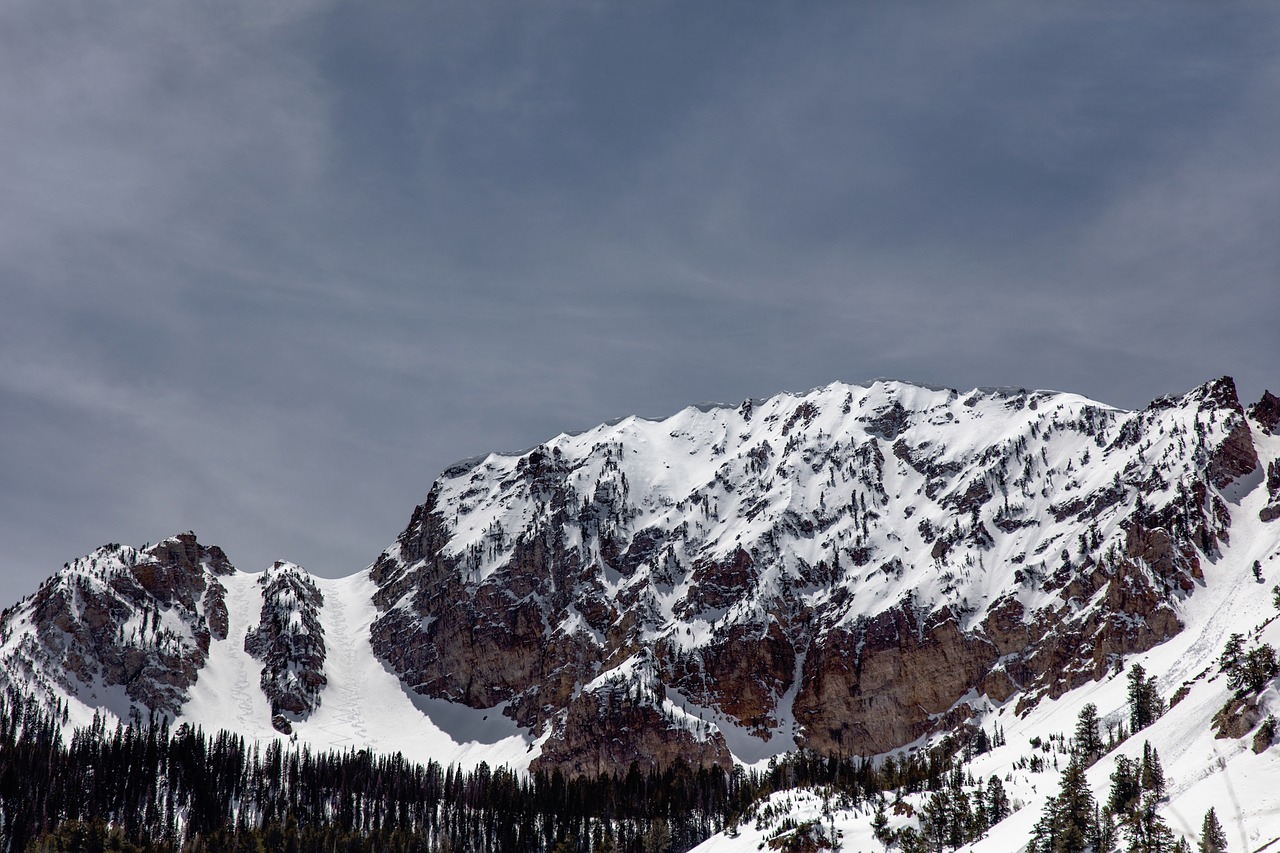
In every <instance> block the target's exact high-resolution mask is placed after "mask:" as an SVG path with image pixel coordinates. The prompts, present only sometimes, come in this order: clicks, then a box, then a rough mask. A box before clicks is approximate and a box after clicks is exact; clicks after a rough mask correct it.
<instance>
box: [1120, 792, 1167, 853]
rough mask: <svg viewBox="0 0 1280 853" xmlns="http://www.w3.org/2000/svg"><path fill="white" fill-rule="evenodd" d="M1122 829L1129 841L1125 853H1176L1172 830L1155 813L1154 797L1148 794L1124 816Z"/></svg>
mask: <svg viewBox="0 0 1280 853" xmlns="http://www.w3.org/2000/svg"><path fill="white" fill-rule="evenodd" d="M1124 829H1125V835H1126V837H1127V838H1128V841H1129V846H1128V847H1126V848H1125V853H1177V848H1178V842H1177V840H1176V839H1175V838H1174V836H1173V830H1172V829H1170V828H1169V824H1167V823H1166V822H1165V820H1164V818H1162V817H1160V815H1159V813H1157V812H1156V797H1155V796H1154V795H1152V794H1150V793H1147V794H1145V795H1144V796H1143V797H1142V801H1141V802H1140V803H1139V804H1138V806H1137V808H1135V809H1134V810H1133V811H1132V812H1130V813H1129V814H1128V815H1127V816H1126V818H1125V823H1124Z"/></svg>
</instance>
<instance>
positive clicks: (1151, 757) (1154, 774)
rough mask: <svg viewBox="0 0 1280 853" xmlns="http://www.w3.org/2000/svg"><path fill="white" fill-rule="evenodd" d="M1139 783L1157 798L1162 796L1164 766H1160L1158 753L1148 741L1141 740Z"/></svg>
mask: <svg viewBox="0 0 1280 853" xmlns="http://www.w3.org/2000/svg"><path fill="white" fill-rule="evenodd" d="M1139 783H1140V784H1141V785H1142V789H1143V790H1144V791H1150V792H1151V793H1152V794H1154V795H1155V798H1156V799H1157V800H1160V799H1163V798H1164V790H1165V781H1164V768H1163V767H1161V766H1160V753H1159V752H1157V751H1156V748H1155V747H1154V746H1152V745H1151V742H1150V741H1143V742H1142V770H1141V773H1140V775H1139Z"/></svg>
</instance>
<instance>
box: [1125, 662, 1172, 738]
mask: <svg viewBox="0 0 1280 853" xmlns="http://www.w3.org/2000/svg"><path fill="white" fill-rule="evenodd" d="M1163 710H1164V709H1163V708H1162V707H1161V702H1160V696H1159V694H1158V693H1157V692H1156V679H1155V676H1154V675H1153V676H1151V677H1150V678H1148V677H1147V671H1146V670H1145V669H1143V668H1142V664H1138V663H1135V664H1134V665H1133V667H1132V668H1131V669H1130V670H1129V731H1130V732H1131V733H1132V732H1137V731H1140V730H1142V729H1145V728H1146V727H1147V726H1149V725H1151V724H1152V723H1153V722H1155V720H1156V718H1157V717H1159V716H1160V714H1161V712H1162V711H1163Z"/></svg>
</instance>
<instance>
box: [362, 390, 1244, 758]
mask: <svg viewBox="0 0 1280 853" xmlns="http://www.w3.org/2000/svg"><path fill="white" fill-rule="evenodd" d="M1255 409H1256V407H1255ZM1255 423H1258V421H1257V420H1256V418H1255ZM1259 465H1260V460H1259V457H1258V453H1257V450H1256V448H1255V445H1254V440H1253V433H1252V431H1251V427H1250V420H1249V418H1247V417H1246V414H1245V412H1244V410H1243V409H1242V407H1241V406H1240V403H1239V400H1238V399H1237V397H1236V390H1235V385H1234V383H1233V382H1232V381H1231V380H1230V379H1229V378H1224V379H1220V380H1216V381H1214V382H1210V383H1208V384H1206V385H1205V386H1203V387H1201V388H1198V389H1196V390H1194V391H1192V392H1191V393H1189V394H1187V395H1185V396H1183V397H1178V398H1163V399H1161V400H1157V401H1155V402H1154V403H1152V404H1151V405H1150V406H1149V407H1147V408H1146V409H1145V410H1143V411H1141V412H1124V411H1120V410H1116V409H1112V408H1109V407H1105V406H1100V405H1098V404H1095V403H1091V402H1089V401H1087V400H1084V399H1082V398H1079V397H1074V396H1070V395H1063V394H1053V393H1048V392H1029V391H1023V390H1008V389H998V390H981V389H980V390H977V391H974V392H970V393H969V394H965V395H960V394H959V393H957V392H955V391H951V390H947V389H931V388H923V387H920V386H914V385H908V384H905V383H896V382H876V383H874V384H872V385H870V386H869V387H858V386H846V385H839V384H837V385H832V386H828V387H826V388H822V389H818V390H816V391H813V392H810V393H808V394H805V395H799V396H797V395H780V396H778V397H775V398H772V399H770V400H766V401H749V402H747V403H744V404H743V405H742V406H740V407H737V408H728V407H722V408H721V407H711V408H705V409H688V410H686V411H684V412H682V413H680V414H678V415H675V416H673V417H671V418H669V419H667V420H664V421H661V422H653V421H643V420H639V419H635V418H631V419H627V420H624V421H622V422H620V423H618V424H615V425H609V426H602V427H599V428H597V429H594V430H591V431H589V432H586V433H583V434H580V435H575V436H569V435H562V436H559V437H557V438H556V439H553V440H552V441H550V442H547V443H546V444H544V445H542V446H540V447H538V448H535V449H533V450H531V451H529V452H527V453H523V454H519V455H512V456H504V455H496V454H495V455H490V456H488V457H486V458H484V459H481V460H476V461H472V462H469V463H466V464H461V465H459V466H455V467H454V468H452V469H450V470H449V471H447V472H446V473H445V474H444V475H443V476H442V477H441V479H440V480H438V481H437V482H436V483H435V485H434V486H433V487H432V489H431V491H430V493H429V494H428V496H427V499H426V501H425V502H424V503H423V504H422V505H421V506H419V507H418V508H417V509H416V510H415V511H414V513H413V516H412V518H411V520H410V523H409V526H408V527H407V528H406V529H405V531H404V533H402V534H401V535H400V537H399V538H398V540H397V542H396V544H395V545H393V546H392V547H391V548H389V549H387V551H385V552H384V553H383V554H382V555H381V556H380V557H379V559H378V560H377V561H376V563H375V564H374V566H373V568H372V571H371V577H372V579H373V581H374V582H375V583H376V584H377V587H378V591H377V593H376V595H375V604H376V605H377V607H378V609H379V616H378V618H377V619H376V620H375V621H374V623H373V626H372V631H371V633H372V641H373V647H374V651H375V653H376V654H377V655H378V656H379V657H380V658H381V659H382V660H383V661H385V663H386V664H387V665H388V666H389V667H390V668H391V669H392V670H394V671H395V672H396V673H398V674H399V675H400V677H401V679H402V680H403V681H404V683H405V684H406V685H407V686H409V687H411V688H412V689H413V690H416V691H417V692H419V693H421V694H424V695H427V696H431V697H436V698H442V699H448V700H451V701H455V702H461V703H464V704H467V705H470V706H472V707H475V708H496V707H500V708H501V709H502V712H503V713H505V714H507V715H508V716H509V717H511V718H512V719H514V720H515V721H516V722H517V723H518V724H519V725H521V726H523V727H526V728H527V729H528V730H529V731H530V732H531V733H532V734H534V735H536V736H540V737H542V738H543V741H542V754H541V757H540V758H539V759H538V762H537V763H538V764H539V765H540V766H543V767H556V768H560V769H563V770H566V771H592V772H594V771H598V770H606V769H611V770H617V771H623V772H625V770H626V769H627V767H628V766H629V765H630V763H631V762H632V761H638V762H640V763H641V765H642V766H643V765H645V764H648V765H651V766H652V765H658V766H660V765H662V764H664V763H667V762H669V761H671V760H673V759H674V757H675V756H680V757H683V758H685V759H686V760H692V761H696V762H699V763H706V764H726V763H727V762H728V761H729V744H730V742H733V743H736V744H738V746H736V747H735V749H736V750H743V749H744V747H743V746H742V745H743V744H748V746H747V747H745V749H746V751H747V752H750V754H752V755H756V756H759V755H767V754H769V753H770V751H783V750H786V749H789V748H793V747H794V746H795V745H804V746H807V747H810V748H813V749H816V750H820V751H824V752H837V753H842V754H863V755H870V754H875V753H879V752H883V751H885V750H889V749H893V748H896V747H899V746H902V745H904V744H906V743H909V742H911V741H913V740H915V739H916V738H919V737H921V736H923V735H927V734H929V733H931V732H935V731H939V730H942V729H946V728H950V727H953V726H955V725H957V724H960V723H963V722H964V720H965V719H966V718H967V717H968V716H969V715H970V714H971V713H972V710H973V709H972V707H971V706H970V704H969V703H971V702H974V701H978V700H981V701H991V702H996V703H1003V702H1007V701H1015V700H1016V702H1017V703H1018V706H1019V708H1026V707H1028V706H1030V705H1033V704H1035V703H1036V702H1037V701H1039V699H1040V698H1041V697H1044V696H1050V697H1056V696H1059V695H1061V694H1062V693H1064V692H1066V691H1067V690H1070V689H1073V688H1074V687H1077V686H1079V685H1081V684H1083V683H1085V682H1087V681H1089V680H1091V679H1097V678H1100V677H1102V676H1103V675H1104V674H1106V673H1107V672H1108V671H1110V670H1111V669H1112V668H1113V667H1114V666H1115V664H1116V663H1117V661H1118V660H1119V659H1120V658H1121V657H1123V656H1124V655H1127V654H1131V653H1134V652H1139V651H1144V650H1146V649H1149V648H1151V647H1152V646H1154V645H1156V644H1157V643H1159V642H1162V641H1163V640H1165V639H1168V638H1169V637H1171V636H1173V635H1174V634H1176V633H1177V632H1178V631H1179V630H1181V624H1180V623H1179V621H1178V618H1177V615H1176V607H1175V605H1176V603H1177V602H1178V601H1179V600H1180V599H1181V598H1183V597H1185V596H1187V595H1191V594H1193V593H1194V591H1195V589H1196V587H1197V585H1198V584H1200V583H1203V572H1202V569H1201V565H1202V561H1204V560H1213V559H1215V558H1216V557H1217V555H1218V550H1219V545H1220V544H1221V543H1223V542H1225V541H1227V537H1228V536H1229V535H1230V520H1231V516H1230V512H1229V511H1228V507H1227V504H1226V502H1225V500H1224V497H1223V494H1222V490H1224V489H1228V488H1229V487H1230V486H1231V485H1232V484H1234V483H1236V482H1239V481H1241V480H1242V478H1245V477H1246V476H1248V475H1250V474H1252V473H1254V472H1255V471H1257V470H1258V468H1259ZM975 697H976V698H975ZM722 733H724V734H728V735H732V736H731V737H729V738H726V737H723V736H722ZM751 744H754V746H750V745H751Z"/></svg>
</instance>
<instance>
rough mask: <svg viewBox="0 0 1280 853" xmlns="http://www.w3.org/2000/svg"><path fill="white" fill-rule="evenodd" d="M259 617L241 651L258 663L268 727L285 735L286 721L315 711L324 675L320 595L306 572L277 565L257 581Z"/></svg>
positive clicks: (287, 729) (292, 566) (293, 566)
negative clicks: (267, 708) (269, 721)
mask: <svg viewBox="0 0 1280 853" xmlns="http://www.w3.org/2000/svg"><path fill="white" fill-rule="evenodd" d="M258 585H259V586H260V587H262V612H261V614H260V617H259V618H260V621H259V623H258V625H257V626H256V627H254V628H251V629H250V630H249V632H248V633H247V634H245V638H244V650H245V651H246V652H248V653H249V654H250V655H252V656H253V657H254V658H255V659H256V660H258V661H261V662H262V675H261V676H260V677H259V685H260V686H261V688H262V692H263V694H264V695H265V696H266V697H267V701H268V702H270V703H271V715H272V724H273V725H274V726H275V727H276V729H278V730H280V731H282V732H285V733H288V732H289V731H290V730H291V728H292V726H291V725H290V721H297V720H298V719H301V718H304V717H306V716H307V715H308V714H310V713H311V712H312V711H314V710H315V709H316V708H318V707H319V706H320V691H321V690H323V689H324V686H325V685H326V684H328V679H327V678H326V677H325V674H324V660H325V644H324V629H323V628H322V627H321V626H320V617H319V614H320V608H321V607H323V606H324V596H323V595H321V594H320V590H319V589H318V588H317V587H316V584H315V581H313V580H312V579H311V577H310V575H308V574H307V572H306V570H305V569H303V568H302V567H301V566H296V565H294V564H293V563H285V562H276V563H274V564H272V566H271V568H269V569H267V570H266V571H265V572H263V573H262V575H261V576H260V577H259V578H258Z"/></svg>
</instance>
